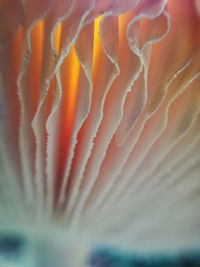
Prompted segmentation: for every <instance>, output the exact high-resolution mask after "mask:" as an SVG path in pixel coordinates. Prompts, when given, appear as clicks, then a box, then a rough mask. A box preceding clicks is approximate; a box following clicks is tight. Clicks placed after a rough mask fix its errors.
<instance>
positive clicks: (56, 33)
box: [54, 23, 62, 54]
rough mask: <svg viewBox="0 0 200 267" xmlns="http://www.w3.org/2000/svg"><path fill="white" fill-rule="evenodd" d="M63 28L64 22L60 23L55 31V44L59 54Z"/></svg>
mask: <svg viewBox="0 0 200 267" xmlns="http://www.w3.org/2000/svg"><path fill="white" fill-rule="evenodd" d="M61 30H62V24H61V23H59V24H58V25H57V28H56V30H55V33H54V45H55V49H56V52H57V54H59V48H60V36H61Z"/></svg>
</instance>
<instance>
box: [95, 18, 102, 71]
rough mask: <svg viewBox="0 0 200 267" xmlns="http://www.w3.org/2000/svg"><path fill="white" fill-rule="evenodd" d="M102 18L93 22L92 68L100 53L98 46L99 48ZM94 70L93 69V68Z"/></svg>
mask: <svg viewBox="0 0 200 267" xmlns="http://www.w3.org/2000/svg"><path fill="white" fill-rule="evenodd" d="M102 17H103V15H102V16H99V17H97V18H96V19H95V21H94V45H93V66H95V64H96V62H97V60H98V57H99V52H100V46H101V38H100V34H99V31H100V22H101V19H102ZM93 69H94V68H93Z"/></svg>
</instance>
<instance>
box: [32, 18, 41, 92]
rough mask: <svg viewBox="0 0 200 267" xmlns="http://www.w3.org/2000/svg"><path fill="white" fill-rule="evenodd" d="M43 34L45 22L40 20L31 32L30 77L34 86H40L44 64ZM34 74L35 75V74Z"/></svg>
mask: <svg viewBox="0 0 200 267" xmlns="http://www.w3.org/2000/svg"><path fill="white" fill-rule="evenodd" d="M43 35H44V22H43V21H40V22H38V23H37V24H36V25H35V26H34V28H33V30H32V33H31V44H32V45H31V49H32V53H31V59H30V64H31V66H30V67H31V69H30V74H29V75H30V79H31V82H32V88H35V89H36V88H39V84H40V73H41V65H42V53H43ZM33 74H34V75H33Z"/></svg>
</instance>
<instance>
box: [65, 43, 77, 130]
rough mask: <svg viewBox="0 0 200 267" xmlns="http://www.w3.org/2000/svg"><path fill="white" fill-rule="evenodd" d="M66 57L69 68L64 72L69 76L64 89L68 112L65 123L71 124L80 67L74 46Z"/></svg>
mask: <svg viewBox="0 0 200 267" xmlns="http://www.w3.org/2000/svg"><path fill="white" fill-rule="evenodd" d="M68 59H69V69H68V72H67V73H66V76H68V77H69V82H68V84H67V88H66V89H65V90H67V91H68V105H67V106H66V111H67V114H68V116H67V117H68V119H67V125H71V126H72V123H73V119H74V115H75V106H76V97H77V86H78V76H79V69H80V64H79V62H78V59H77V57H76V53H75V50H74V47H72V48H71V50H70V53H69V55H68Z"/></svg>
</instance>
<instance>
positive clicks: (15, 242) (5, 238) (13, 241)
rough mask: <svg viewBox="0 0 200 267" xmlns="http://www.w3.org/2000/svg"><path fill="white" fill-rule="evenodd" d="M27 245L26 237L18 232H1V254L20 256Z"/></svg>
mask: <svg viewBox="0 0 200 267" xmlns="http://www.w3.org/2000/svg"><path fill="white" fill-rule="evenodd" d="M25 245H26V240H25V237H24V236H23V235H22V234H18V233H1V232H0V256H3V257H18V256H19V255H21V253H22V252H23V250H24V248H25Z"/></svg>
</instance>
